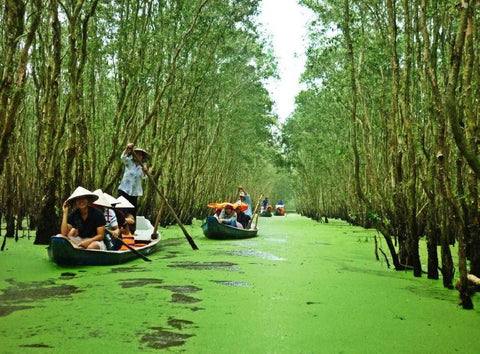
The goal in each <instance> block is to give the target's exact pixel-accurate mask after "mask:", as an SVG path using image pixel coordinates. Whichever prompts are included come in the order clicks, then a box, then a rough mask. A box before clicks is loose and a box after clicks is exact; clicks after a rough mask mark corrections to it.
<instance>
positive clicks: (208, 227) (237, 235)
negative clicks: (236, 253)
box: [202, 216, 258, 240]
mask: <svg viewBox="0 0 480 354" xmlns="http://www.w3.org/2000/svg"><path fill="white" fill-rule="evenodd" d="M202 230H203V234H204V235H205V237H207V238H210V239H214V240H236V239H238V240H240V239H244V238H251V237H256V236H257V233H258V229H249V230H246V229H238V228H236V227H233V226H229V225H224V224H220V223H219V222H218V220H217V219H216V218H215V217H213V216H208V217H207V220H206V221H205V223H204V224H203V225H202Z"/></svg>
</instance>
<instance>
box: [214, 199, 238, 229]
mask: <svg viewBox="0 0 480 354" xmlns="http://www.w3.org/2000/svg"><path fill="white" fill-rule="evenodd" d="M218 222H219V223H221V224H225V225H230V226H233V227H237V215H236V214H235V211H234V206H233V204H232V203H224V206H223V209H222V211H221V213H220V215H219V216H218Z"/></svg>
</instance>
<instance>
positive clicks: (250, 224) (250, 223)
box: [247, 193, 263, 229]
mask: <svg viewBox="0 0 480 354" xmlns="http://www.w3.org/2000/svg"><path fill="white" fill-rule="evenodd" d="M262 198H263V193H260V198H258V202H257V205H255V210H254V211H253V214H252V217H251V219H250V220H249V221H248V224H247V229H249V228H250V226H252V221H253V218H254V217H255V214H257V211H258V206H259V205H260V201H261V200H262ZM257 222H258V214H257V221H256V222H255V226H254V229H256V228H257Z"/></svg>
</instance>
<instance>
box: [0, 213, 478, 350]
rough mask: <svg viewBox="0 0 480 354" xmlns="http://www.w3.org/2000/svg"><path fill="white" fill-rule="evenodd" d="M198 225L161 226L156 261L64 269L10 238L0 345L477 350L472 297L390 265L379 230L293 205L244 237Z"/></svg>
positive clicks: (1, 276) (38, 249)
mask: <svg viewBox="0 0 480 354" xmlns="http://www.w3.org/2000/svg"><path fill="white" fill-rule="evenodd" d="M201 223H202V221H201V220H197V221H195V222H194V223H193V224H192V225H189V226H186V228H187V230H188V232H189V234H190V235H191V236H192V237H193V239H194V240H195V243H196V244H197V245H198V247H199V250H196V251H194V250H192V249H191V247H190V245H189V244H188V242H187V241H186V239H185V238H184V237H182V236H180V237H179V235H182V232H181V231H180V229H179V228H178V227H169V228H167V229H163V230H161V232H162V237H163V240H162V246H161V247H160V250H159V251H158V252H156V253H154V254H152V255H149V258H150V259H151V260H152V262H148V263H147V262H144V261H143V260H142V259H137V260H135V261H132V262H130V263H127V264H123V265H119V266H105V267H86V266H82V267H61V266H57V265H56V264H54V263H52V262H50V261H49V259H48V257H47V252H46V249H45V246H39V245H34V244H33V238H30V239H28V238H26V237H25V238H21V239H19V241H18V242H15V241H14V240H13V239H8V240H7V246H6V249H5V251H3V252H0V272H1V273H0V338H1V340H0V343H1V344H0V352H1V353H25V352H35V353H102V354H106V353H135V352H173V353H454V352H461V353H475V352H477V350H478V338H479V337H480V326H479V323H480V301H479V297H478V295H477V297H476V298H474V299H473V301H474V305H475V309H474V310H470V311H466V310H463V309H461V307H460V306H458V294H457V292H456V291H455V290H448V289H445V288H443V286H442V281H441V280H436V281H435V280H429V279H427V278H426V276H424V277H423V278H415V277H413V275H412V274H411V272H395V271H393V270H391V269H389V268H388V267H387V264H386V263H385V261H384V260H380V261H377V260H376V259H375V256H374V242H373V237H374V236H375V235H377V233H376V232H375V231H374V230H365V229H362V228H358V227H352V226H349V225H348V224H346V223H344V222H342V221H338V220H330V222H329V223H328V224H324V223H317V222H314V221H311V220H309V219H307V218H304V217H301V216H299V215H295V214H288V216H287V217H284V216H278V217H277V216H275V217H271V218H260V219H259V227H260V232H259V236H258V237H256V238H253V239H248V240H242V241H241V242H239V241H228V240H226V241H215V240H209V239H207V238H205V237H204V236H203V234H202V231H201V228H200V225H201ZM377 239H378V240H379V246H380V247H383V249H384V250H386V246H385V245H383V244H382V240H381V239H380V238H378V235H377ZM422 247H423V249H422V254H423V256H422V262H423V264H426V261H427V259H426V256H425V254H426V252H425V250H424V246H423V245H422ZM456 252H457V250H456V249H452V253H456ZM424 269H426V267H425V266H424Z"/></svg>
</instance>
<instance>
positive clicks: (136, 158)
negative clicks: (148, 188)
mask: <svg viewBox="0 0 480 354" xmlns="http://www.w3.org/2000/svg"><path fill="white" fill-rule="evenodd" d="M132 155H133V157H134V158H135V160H137V162H138V164H139V165H140V166H141V167H142V169H143V168H144V166H143V163H142V161H140V159H139V158H138V156H137V154H136V153H135V151H134V150H133V148H132ZM144 172H145V174H146V175H147V177H148V179H149V180H150V182H152V185H153V187H154V188H155V189H156V191H157V193H158V194H159V195H160V197H161V198H162V199H163V201H164V202H165V205H166V206H167V208H168V210H169V211H170V213H172V215H173V217H174V218H175V220H176V221H177V224H178V226H180V228H181V229H182V231H183V234H184V235H185V238H186V239H187V241H188V243H189V244H190V246H191V247H192V248H193V249H194V250H198V246H197V245H196V244H195V242H194V241H193V238H192V237H191V236H190V235H189V234H188V232H187V230H186V229H185V227H184V226H183V224H182V222H181V221H180V218H179V217H178V216H177V214H176V213H175V210H173V208H172V206H171V205H170V203H169V202H168V200H167V198H166V197H165V195H164V194H163V193H162V191H161V190H160V188H159V187H158V185H157V184H156V183H155V181H154V180H153V177H152V175H151V174H150V173H149V172H148V171H145V170H144Z"/></svg>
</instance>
